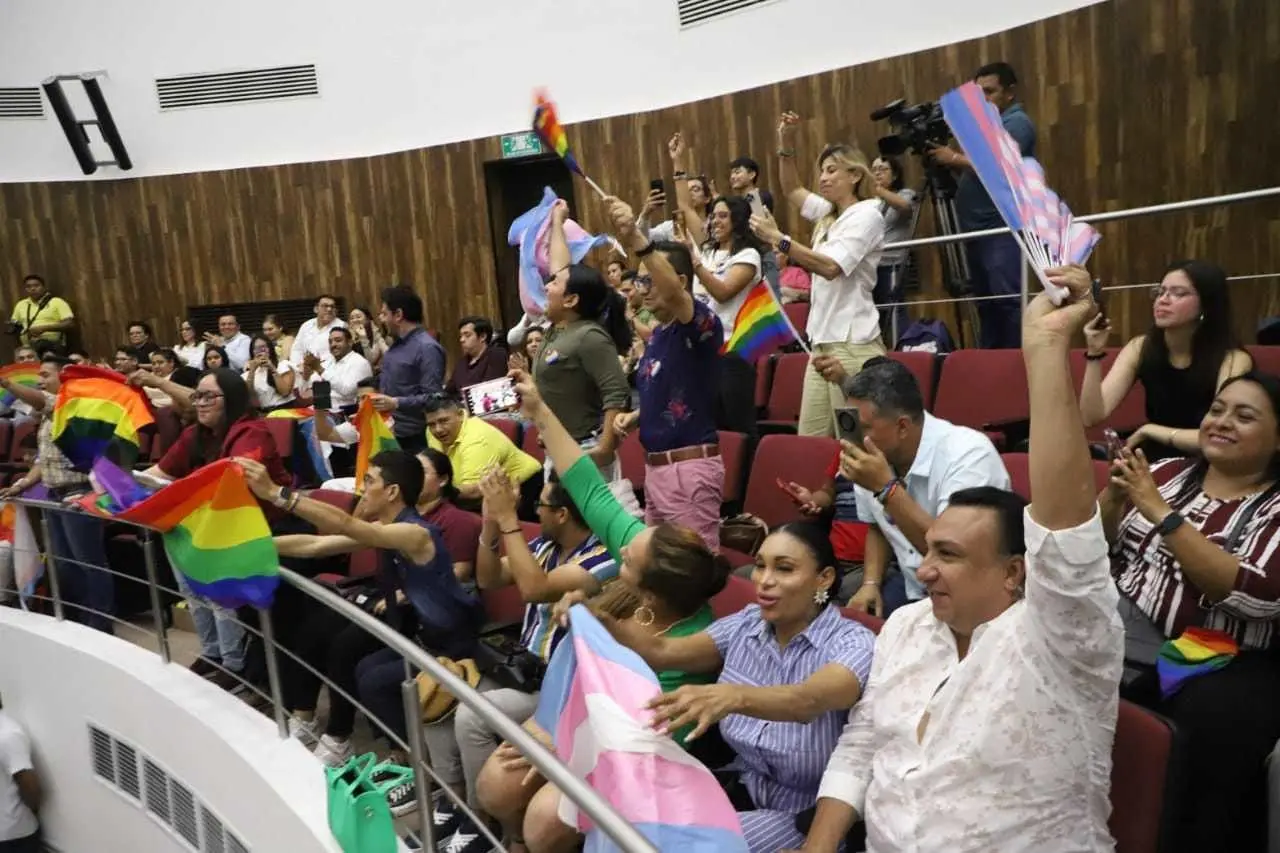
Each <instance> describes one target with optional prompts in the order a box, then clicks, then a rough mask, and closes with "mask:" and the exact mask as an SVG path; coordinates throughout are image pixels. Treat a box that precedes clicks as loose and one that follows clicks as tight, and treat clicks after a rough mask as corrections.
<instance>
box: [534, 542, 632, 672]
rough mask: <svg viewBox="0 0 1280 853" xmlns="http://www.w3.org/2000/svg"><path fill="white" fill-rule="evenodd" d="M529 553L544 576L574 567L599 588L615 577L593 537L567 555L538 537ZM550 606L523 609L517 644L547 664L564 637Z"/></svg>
mask: <svg viewBox="0 0 1280 853" xmlns="http://www.w3.org/2000/svg"><path fill="white" fill-rule="evenodd" d="M529 550H530V551H532V552H533V559H534V560H536V561H537V563H538V565H539V566H541V567H542V570H543V571H544V572H550V571H551V570H552V569H555V568H558V567H559V566H564V565H568V564H570V563H576V564H577V565H579V566H581V567H582V568H583V569H585V570H587V571H588V572H590V573H591V576H592V577H594V578H595V579H596V580H597V581H599V582H600V583H601V584H605V583H608V582H609V581H611V580H613V579H614V578H616V577H617V576H618V564H617V563H616V562H614V559H613V557H612V556H610V554H609V551H608V549H607V548H605V547H604V545H603V544H602V543H601V542H600V540H599V539H598V538H596V536H595V534H592V535H591V536H588V537H587V538H586V539H584V540H583V541H582V544H581V545H579V546H578V547H577V548H574V549H573V550H572V551H570V552H569V553H568V554H565V553H564V551H563V549H562V548H561V547H560V546H559V545H558V544H557V543H556V541H555V540H554V539H548V538H547V537H545V536H539V537H538V538H537V539H534V540H533V541H532V542H530V543H529ZM553 606H554V602H542V603H533V604H529V605H527V606H526V607H525V609H524V625H523V627H522V628H521V629H520V643H521V644H522V645H523V646H524V647H525V648H526V649H528V650H529V651H531V652H533V653H534V654H535V655H537V656H538V657H540V658H542V659H543V660H544V661H549V660H551V653H552V652H554V651H555V650H556V645H557V644H559V642H560V640H561V639H562V638H563V637H564V634H565V631H564V629H563V628H561V627H560V625H559V624H557V622H556V620H555V619H554V618H552V616H551V608H552V607H553Z"/></svg>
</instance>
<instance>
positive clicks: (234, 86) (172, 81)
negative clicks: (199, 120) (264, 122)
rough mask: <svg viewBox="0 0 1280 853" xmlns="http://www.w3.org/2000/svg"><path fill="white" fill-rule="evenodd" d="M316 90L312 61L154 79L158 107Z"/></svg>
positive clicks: (216, 103)
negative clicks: (275, 66)
mask: <svg viewBox="0 0 1280 853" xmlns="http://www.w3.org/2000/svg"><path fill="white" fill-rule="evenodd" d="M319 94H320V82H319V80H318V78H317V77H316V67H315V65H283V66H280V67H279V68H254V69H252V70H249V71H227V72H222V73H216V74H186V75H183V76H181V77H161V78H160V79H158V80H156V95H157V97H158V98H159V99H160V109H161V111H162V112H163V111H166V110H181V109H186V108H188V107H213V106H221V105H225V104H242V103H247V102H251V101H283V100H288V99H290V98H312V97H315V96H317V95H319Z"/></svg>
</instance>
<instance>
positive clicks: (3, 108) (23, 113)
mask: <svg viewBox="0 0 1280 853" xmlns="http://www.w3.org/2000/svg"><path fill="white" fill-rule="evenodd" d="M0 118H44V94H43V93H42V92H41V91H40V87H39V86H23V87H20V88H9V89H6V88H3V87H0Z"/></svg>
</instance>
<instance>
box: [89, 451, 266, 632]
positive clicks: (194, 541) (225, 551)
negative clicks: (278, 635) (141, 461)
mask: <svg viewBox="0 0 1280 853" xmlns="http://www.w3.org/2000/svg"><path fill="white" fill-rule="evenodd" d="M107 464H110V463H107ZM105 470H106V469H104V468H103V467H102V463H99V465H98V467H96V468H95V472H94V473H95V475H96V476H97V478H98V479H99V480H100V481H102V485H103V486H104V488H107V494H109V495H110V497H111V499H112V503H113V504H114V503H115V501H117V500H119V499H121V498H122V497H124V496H123V495H122V494H121V493H120V488H122V487H120V486H114V485H113V486H108V485H107V483H108V482H112V483H123V480H121V479H120V478H121V477H123V478H128V479H130V480H131V479H132V478H130V477H129V475H128V474H127V473H125V472H123V471H119V469H117V473H116V474H115V475H114V477H112V476H111V475H109V474H105V473H104V472H105ZM104 476H106V477H107V479H106V480H104ZM112 491H115V492H116V493H115V494H111V493H112ZM135 494H136V493H135ZM98 509H99V510H106V509H108V508H107V507H103V506H102V504H101V503H99V504H98ZM112 514H113V515H114V516H115V517H116V518H119V519H120V520H121V521H129V522H133V523H135V524H141V525H144V526H146V527H150V528H152V529H154V530H158V531H160V532H161V534H163V541H164V549H165V552H166V553H167V554H168V555H169V562H170V563H172V564H173V567H174V568H176V569H177V570H178V571H180V572H182V574H183V575H184V576H185V577H186V579H187V582H188V584H189V585H190V587H191V590H192V592H194V593H195V594H196V595H199V596H203V597H205V598H208V599H209V600H210V601H213V602H214V603H215V604H219V605H221V606H223V607H230V608H235V607H242V606H245V605H250V606H253V607H270V606H271V601H272V599H273V598H274V596H275V591H276V587H277V586H278V585H279V584H280V561H279V555H278V554H277V553H276V546H275V542H274V541H272V539H271V529H270V528H269V527H267V520H266V518H265V517H264V516H263V515H262V507H261V506H259V505H258V501H257V499H256V498H255V497H254V496H253V493H252V492H250V491H249V486H248V484H247V483H245V480H244V472H243V471H241V470H240V466H239V465H237V464H236V463H235V462H234V461H232V460H230V459H219V460H218V461H216V462H212V463H210V464H208V465H205V466H204V467H203V468H200V469H198V470H196V472H195V473H193V474H191V475H189V476H186V477H183V478H182V479H181V480H176V481H174V482H173V483H170V484H169V485H167V486H165V487H164V488H163V489H160V490H159V491H158V492H155V493H154V494H152V495H150V496H149V497H147V498H145V499H144V500H142V501H141V502H139V503H135V504H133V505H132V506H127V507H122V508H121V510H120V511H118V512H114V513H112Z"/></svg>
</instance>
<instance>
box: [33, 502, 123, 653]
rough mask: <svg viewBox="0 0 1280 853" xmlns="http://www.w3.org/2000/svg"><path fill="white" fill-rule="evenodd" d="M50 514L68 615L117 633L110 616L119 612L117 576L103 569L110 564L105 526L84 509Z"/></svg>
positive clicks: (75, 620) (51, 530)
mask: <svg viewBox="0 0 1280 853" xmlns="http://www.w3.org/2000/svg"><path fill="white" fill-rule="evenodd" d="M46 517H47V518H48V519H49V536H50V538H51V539H52V541H51V542H50V543H49V547H50V550H51V551H52V552H53V557H54V560H55V566H56V568H55V571H56V572H57V573H58V585H59V587H60V589H61V593H62V597H63V598H64V599H65V600H66V603H67V605H68V607H67V609H66V613H67V617H68V618H70V619H71V620H72V621H74V622H79V623H81V624H83V625H88V626H89V627H90V628H96V629H97V630H99V631H105V632H106V633H108V634H111V633H114V632H113V630H112V622H111V619H110V618H108V615H110V614H114V613H115V602H116V588H115V578H114V577H112V576H111V574H110V573H108V572H105V571H102V568H105V567H106V565H107V546H106V542H105V540H104V535H105V533H106V527H105V525H104V524H103V523H102V521H101V520H100V519H97V518H95V517H93V516H91V515H87V514H85V513H82V512H71V511H49V512H47V513H46ZM91 567H99V568H91ZM94 611H96V612H94ZM103 614H108V615H103Z"/></svg>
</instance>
